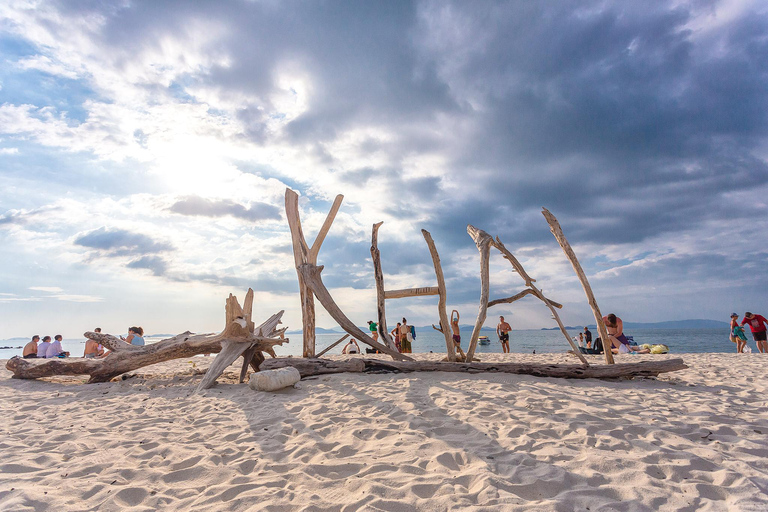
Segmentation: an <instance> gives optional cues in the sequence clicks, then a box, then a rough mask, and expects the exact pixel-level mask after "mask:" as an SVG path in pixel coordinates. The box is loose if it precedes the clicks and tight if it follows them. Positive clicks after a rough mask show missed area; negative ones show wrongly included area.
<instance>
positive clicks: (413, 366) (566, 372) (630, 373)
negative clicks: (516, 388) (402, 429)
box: [261, 357, 688, 379]
mask: <svg viewBox="0 0 768 512" xmlns="http://www.w3.org/2000/svg"><path fill="white" fill-rule="evenodd" d="M287 366H293V367H294V368H296V369H297V370H299V373H301V376H302V377H309V376H312V375H322V374H327V373H345V372H353V373H359V372H365V373H399V372H402V373H408V372H454V373H513V374H520V375H533V376H536V377H557V378H565V379H616V378H632V377H655V376H657V375H659V374H660V373H667V372H674V371H677V370H685V369H686V368H688V366H687V365H686V364H685V362H684V361H683V360H682V359H666V360H661V361H640V362H637V363H621V364H612V365H590V366H584V365H581V364H542V363H441V362H435V361H384V360H382V359H362V358H354V359H348V360H344V361H331V360H327V359H299V358H290V357H286V358H277V359H269V360H267V361H265V362H264V363H263V364H262V365H261V368H262V369H264V370H267V369H270V370H271V369H275V368H285V367H287Z"/></svg>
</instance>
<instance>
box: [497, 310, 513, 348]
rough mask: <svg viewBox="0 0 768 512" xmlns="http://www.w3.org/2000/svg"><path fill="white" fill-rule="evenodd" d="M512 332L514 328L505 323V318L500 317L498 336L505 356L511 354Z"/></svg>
mask: <svg viewBox="0 0 768 512" xmlns="http://www.w3.org/2000/svg"><path fill="white" fill-rule="evenodd" d="M511 330H512V326H511V325H509V324H508V323H507V322H505V321H504V317H503V316H500V317H499V325H497V326H496V334H497V335H498V336H499V341H500V342H501V351H502V352H504V353H505V354H509V331H511Z"/></svg>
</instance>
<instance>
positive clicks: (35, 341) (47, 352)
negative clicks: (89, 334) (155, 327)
mask: <svg viewBox="0 0 768 512" xmlns="http://www.w3.org/2000/svg"><path fill="white" fill-rule="evenodd" d="M93 332H96V333H101V327H97V328H95V329H94V330H93ZM53 339H54V341H53V342H51V337H50V336H44V337H43V340H42V341H40V336H38V335H37V334H35V335H34V336H32V340H31V341H30V342H29V343H27V344H26V345H25V346H24V350H23V351H22V354H21V355H22V357H23V358H24V359H51V358H54V357H70V353H69V352H67V351H65V350H64V348H63V347H62V346H61V341H62V339H63V338H62V336H61V334H57V335H56V336H54V337H53ZM120 339H121V340H123V341H124V342H126V343H129V344H131V345H144V343H145V342H144V329H143V328H141V327H129V328H128V334H127V335H126V336H120ZM107 353H108V351H106V350H105V349H104V347H102V346H101V345H100V344H99V343H98V342H96V341H94V340H91V339H88V340H85V350H84V352H83V357H84V358H86V359H91V358H96V357H104V356H106V355H107Z"/></svg>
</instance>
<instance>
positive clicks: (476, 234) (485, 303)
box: [467, 224, 589, 366]
mask: <svg viewBox="0 0 768 512" xmlns="http://www.w3.org/2000/svg"><path fill="white" fill-rule="evenodd" d="M467 233H469V236H471V237H472V240H474V241H475V245H477V249H478V250H479V251H480V308H479V311H478V313H477V320H476V321H475V328H474V329H473V330H472V338H471V339H470V342H469V349H468V350H467V361H472V358H473V356H474V354H475V349H476V348H477V340H478V339H479V337H480V329H482V327H483V324H484V323H485V318H486V315H487V313H488V308H489V307H490V306H493V305H496V304H502V303H511V302H514V301H515V300H518V299H521V298H523V297H525V296H526V295H529V294H532V295H534V296H535V297H537V298H539V299H540V300H541V301H542V302H543V303H544V304H545V305H546V306H547V307H548V308H549V310H550V312H551V313H552V317H553V318H554V319H555V321H556V322H557V325H558V326H559V327H560V331H561V332H562V333H563V335H564V336H565V339H566V340H568V343H569V344H570V345H571V348H573V351H574V353H575V354H576V356H577V357H578V358H579V359H580V360H581V362H582V363H583V364H584V366H589V363H588V362H587V359H586V358H585V357H584V356H583V355H582V354H581V352H580V351H579V348H578V347H577V346H576V344H574V343H573V340H572V339H571V337H570V336H569V335H568V331H566V330H565V326H564V325H563V322H561V321H560V316H559V315H558V314H557V311H556V310H555V308H557V307H558V306H560V304H557V303H556V302H553V301H551V300H549V299H548V298H546V297H545V296H544V294H543V293H542V292H541V290H539V289H538V288H537V287H536V285H534V284H533V283H534V282H536V280H535V279H533V278H532V277H531V276H529V275H528V273H527V272H526V271H525V269H524V268H523V266H522V264H521V263H520V262H519V261H518V260H517V258H515V256H514V255H513V254H512V253H511V252H509V250H507V248H506V247H505V246H504V244H503V243H501V240H500V239H499V237H496V240H494V239H493V237H492V236H491V235H489V234H488V233H486V232H485V231H483V230H482V229H478V228H476V227H475V226H472V225H471V224H470V225H468V226H467ZM491 246H493V247H495V248H496V249H498V250H499V252H501V254H502V256H504V259H506V260H507V261H509V262H510V263H511V264H512V268H514V271H515V272H517V273H518V274H519V275H520V277H521V278H522V279H523V281H525V285H526V286H527V287H528V289H527V290H525V291H523V292H520V293H518V294H516V295H514V296H512V297H507V298H505V299H496V300H493V301H489V300H488V296H489V288H490V282H489V281H490V279H489V263H490V248H491ZM560 307H562V306H560Z"/></svg>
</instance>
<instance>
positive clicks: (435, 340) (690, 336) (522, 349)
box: [0, 327, 757, 359]
mask: <svg viewBox="0 0 768 512" xmlns="http://www.w3.org/2000/svg"><path fill="white" fill-rule="evenodd" d="M595 331H596V330H594V329H593V330H592V332H593V335H595V336H596V333H595ZM579 332H580V330H578V329H573V330H568V333H569V335H570V336H571V337H573V336H578V335H579ZM625 334H627V335H630V336H633V337H634V342H635V344H638V345H642V344H644V343H648V344H651V345H656V344H664V345H667V346H668V347H669V352H670V353H678V354H684V353H690V352H693V353H702V352H722V353H726V352H736V346H735V344H734V343H732V342H731V341H730V340H729V339H728V328H727V327H726V328H725V329H721V328H717V329H712V328H708V329H634V330H632V331H631V332H626V333H625ZM343 335H344V333H343V332H339V333H332V334H325V333H324V334H317V336H316V340H317V341H316V343H315V346H316V350H317V352H320V351H321V350H323V348H325V347H327V346H329V345H331V344H332V343H333V342H335V341H336V340H338V339H339V338H340V337H342V336H343ZM481 335H485V336H488V338H489V339H490V340H491V344H490V345H479V344H478V346H477V353H480V354H483V353H490V352H496V353H500V352H501V344H500V343H499V340H498V337H497V336H496V333H495V332H494V331H490V330H489V331H482V332H481ZM471 336H472V330H471V329H462V330H461V339H462V343H461V345H462V348H463V349H464V350H465V351H466V349H467V346H468V345H469V339H470V337H471ZM287 337H288V338H289V339H290V342H289V343H286V344H284V345H282V346H276V347H275V353H276V354H277V355H279V356H288V355H292V356H300V355H301V334H292V335H289V336H287ZM748 337H749V335H748ZM161 339H162V338H160V337H152V336H148V337H145V340H146V341H147V343H157V342H158V341H160V340H161ZM27 341H29V340H25V339H20V338H13V339H10V340H0V347H4V348H0V359H10V358H11V357H13V356H17V355H18V356H20V355H21V351H22V349H23V347H24V345H25V344H26V343H27ZM346 343H347V340H345V341H344V342H343V343H341V344H339V345H338V346H336V347H334V348H333V349H331V351H330V352H328V353H329V354H340V353H341V349H342V348H343V347H344V345H345V344H346ZM62 346H63V347H64V350H66V351H69V352H70V353H71V354H72V356H80V357H81V356H82V355H83V351H84V349H85V339H82V338H81V339H65V340H63V341H62ZM749 346H750V347H752V350H753V351H755V352H756V351H757V348H756V347H755V343H754V341H752V340H751V338H750V341H749ZM361 348H363V345H361ZM509 348H510V351H511V352H517V353H522V354H531V353H534V352H535V353H537V354H548V353H558V352H559V353H562V352H567V351H568V350H570V348H571V347H570V345H569V344H568V342H567V341H566V339H565V337H564V336H563V334H562V333H561V332H560V331H559V330H558V331H552V330H513V331H511V332H510V337H509ZM413 351H414V352H445V338H443V335H442V334H441V333H439V332H437V331H435V330H433V329H417V331H416V339H415V340H414V342H413Z"/></svg>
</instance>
